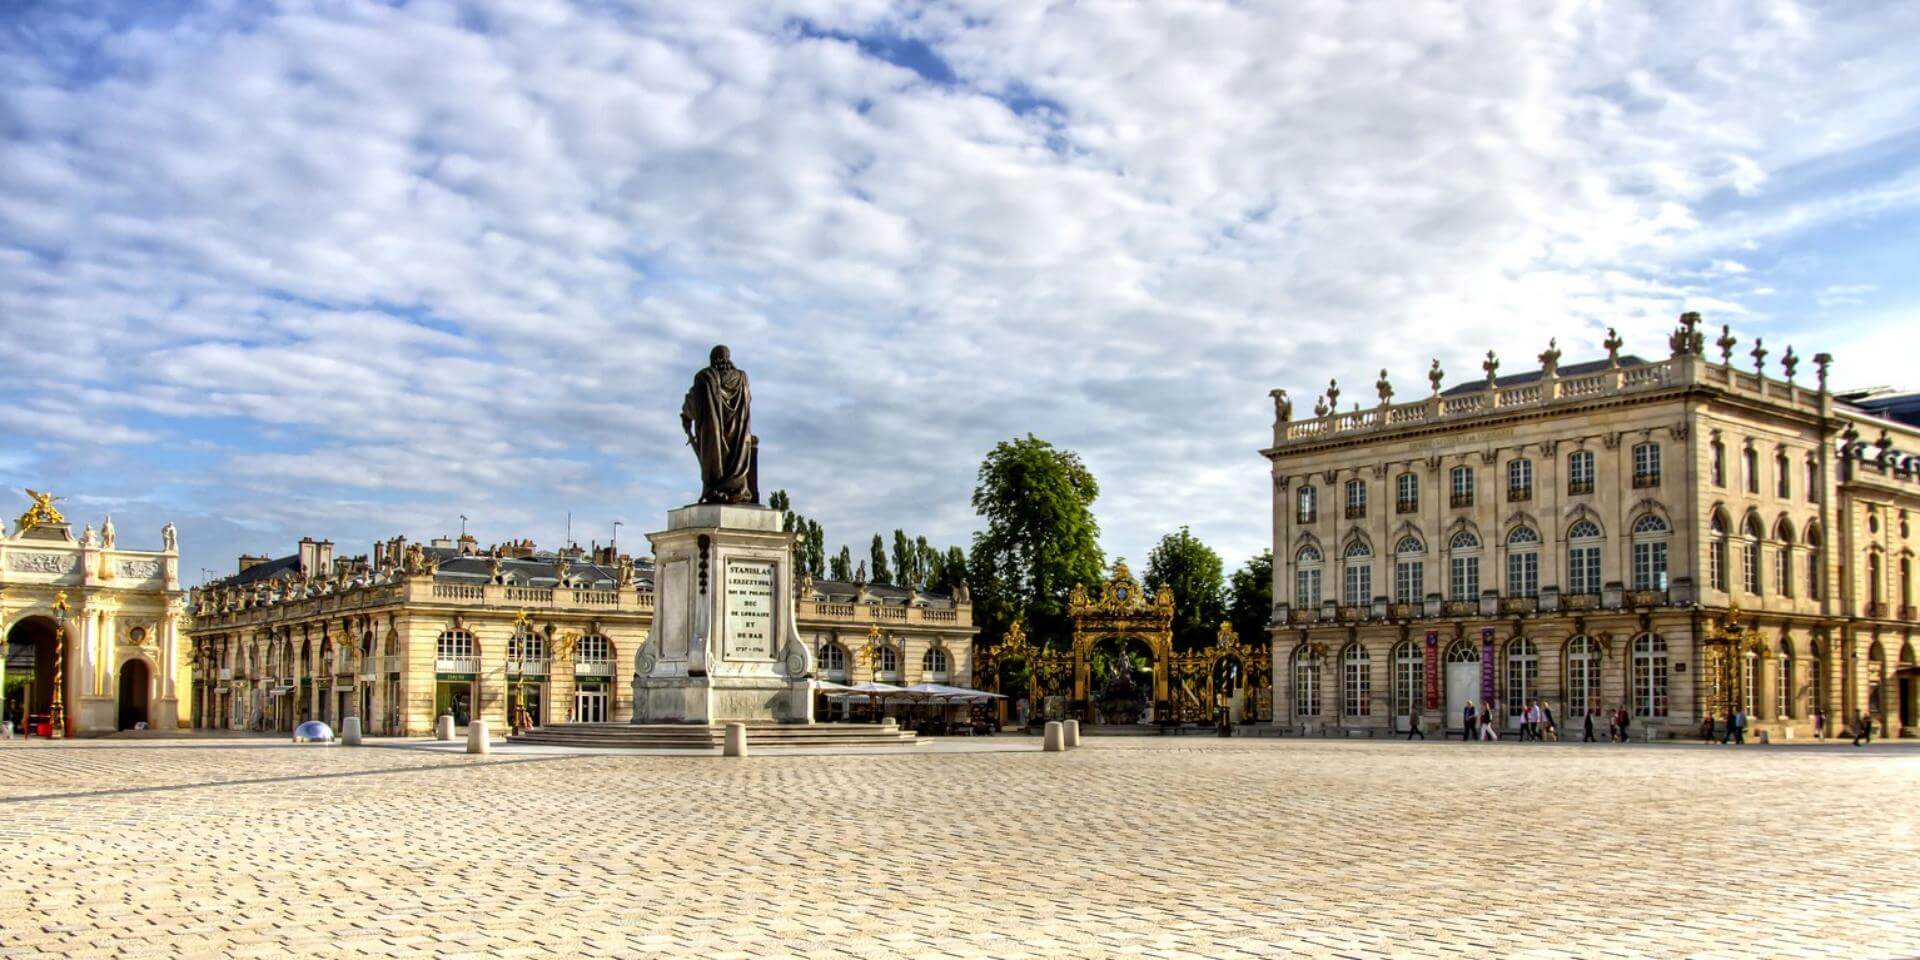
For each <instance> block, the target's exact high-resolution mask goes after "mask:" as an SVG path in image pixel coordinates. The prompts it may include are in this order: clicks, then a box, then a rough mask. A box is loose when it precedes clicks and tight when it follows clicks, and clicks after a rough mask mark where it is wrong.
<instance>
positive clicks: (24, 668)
mask: <svg viewBox="0 0 1920 960" xmlns="http://www.w3.org/2000/svg"><path fill="white" fill-rule="evenodd" d="M58 638H59V628H58V627H57V626H56V625H55V624H54V622H53V621H52V620H50V619H47V618H46V617H28V618H26V619H25V620H22V621H20V622H19V623H16V624H14V625H13V629H12V630H10V631H8V632H7V638H6V639H7V642H6V644H5V645H4V647H5V649H4V651H0V652H4V654H5V656H6V659H7V685H6V689H5V690H4V691H0V704H3V705H4V706H3V707H0V710H4V716H5V718H6V719H8V720H11V721H13V726H14V729H15V730H22V729H25V727H26V723H27V720H28V719H29V718H32V719H33V720H34V723H35V725H36V729H35V730H34V732H35V733H38V732H39V731H38V729H37V725H38V724H40V723H44V722H46V718H47V716H48V715H49V714H50V713H51V712H52V710H53V647H54V644H55V642H57V640H58Z"/></svg>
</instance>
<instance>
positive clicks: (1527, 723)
mask: <svg viewBox="0 0 1920 960" xmlns="http://www.w3.org/2000/svg"><path fill="white" fill-rule="evenodd" d="M1497 706H1498V705H1497V704H1495V703H1494V702H1493V701H1491V700H1489V701H1486V702H1484V703H1481V704H1480V705H1479V706H1478V707H1476V706H1475V705H1474V702H1473V701H1471V700H1469V701H1467V705H1466V706H1464V707H1461V708H1460V739H1461V740H1463V741H1468V742H1471V741H1474V740H1498V739H1500V731H1499V730H1498V729H1497V727H1496V726H1495V716H1496V714H1495V712H1494V711H1495V708H1496V707H1497ZM1418 727H1419V724H1418V723H1417V722H1416V723H1415V724H1414V730H1410V731H1408V733H1407V739H1409V740H1411V739H1413V735H1414V732H1415V731H1417V730H1418ZM1587 732H1588V736H1587V739H1588V740H1592V739H1593V736H1592V732H1593V731H1592V725H1591V724H1589V725H1588V731H1587ZM1420 739H1422V740H1425V739H1426V735H1425V734H1421V735H1420ZM1559 739H1560V725H1559V724H1558V723H1557V722H1555V721H1554V719H1553V708H1552V707H1550V706H1547V704H1546V702H1545V701H1543V700H1529V701H1527V703H1526V705H1525V706H1523V707H1521V708H1520V740H1521V742H1522V743H1525V742H1527V741H1530V740H1531V741H1535V742H1541V741H1547V740H1554V741H1558V740H1559Z"/></svg>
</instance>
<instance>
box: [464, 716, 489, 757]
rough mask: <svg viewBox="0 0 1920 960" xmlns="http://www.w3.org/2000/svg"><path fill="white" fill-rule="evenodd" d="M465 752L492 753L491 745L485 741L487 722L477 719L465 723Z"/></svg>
mask: <svg viewBox="0 0 1920 960" xmlns="http://www.w3.org/2000/svg"><path fill="white" fill-rule="evenodd" d="M467 752H468V753H492V752H493V743H492V742H491V741H489V740H488V739H487V721H485V720H482V719H480V718H479V717H474V718H473V719H472V720H469V721H467Z"/></svg>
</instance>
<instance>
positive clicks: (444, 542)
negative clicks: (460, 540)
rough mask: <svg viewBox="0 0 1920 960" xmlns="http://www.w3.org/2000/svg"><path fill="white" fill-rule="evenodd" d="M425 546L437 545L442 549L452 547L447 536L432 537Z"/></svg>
mask: <svg viewBox="0 0 1920 960" xmlns="http://www.w3.org/2000/svg"><path fill="white" fill-rule="evenodd" d="M427 546H430V547H438V548H440V549H442V550H451V549H453V541H452V540H451V539H449V538H447V537H434V538H433V540H432V541H431V542H429V543H428V544H427Z"/></svg>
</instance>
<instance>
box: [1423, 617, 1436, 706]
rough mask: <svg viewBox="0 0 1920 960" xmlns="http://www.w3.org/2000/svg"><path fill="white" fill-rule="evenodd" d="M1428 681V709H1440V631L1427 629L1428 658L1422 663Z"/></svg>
mask: <svg viewBox="0 0 1920 960" xmlns="http://www.w3.org/2000/svg"><path fill="white" fill-rule="evenodd" d="M1420 666H1421V668H1422V669H1421V672H1422V673H1425V674H1426V675H1427V676H1426V682H1427V709H1428V710H1438V709H1440V631H1438V630H1428V631H1427V659H1426V662H1425V663H1422V664H1421V665H1420Z"/></svg>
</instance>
